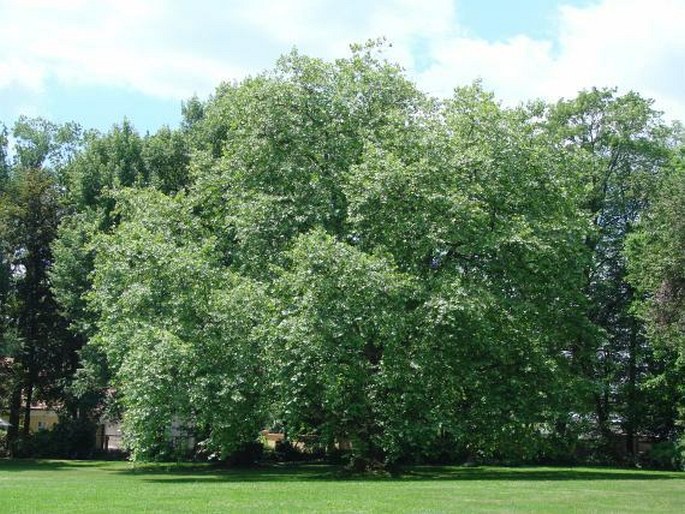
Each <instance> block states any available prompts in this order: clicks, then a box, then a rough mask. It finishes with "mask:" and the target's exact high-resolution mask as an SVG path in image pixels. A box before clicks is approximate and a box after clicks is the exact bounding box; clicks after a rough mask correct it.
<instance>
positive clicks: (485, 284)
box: [0, 42, 683, 466]
mask: <svg viewBox="0 0 685 514" xmlns="http://www.w3.org/2000/svg"><path fill="white" fill-rule="evenodd" d="M183 116H184V121H183V123H182V127H181V129H179V130H171V129H168V128H164V129H161V130H160V131H159V132H158V133H156V134H154V135H151V136H146V137H144V138H141V137H140V136H139V135H138V134H137V133H136V132H135V130H133V128H132V127H131V126H130V124H129V123H127V122H124V124H123V125H121V126H118V127H114V128H113V129H112V130H111V131H110V132H109V133H107V134H104V135H100V134H89V135H88V139H87V143H86V145H85V148H84V150H83V151H82V152H81V153H79V154H78V155H77V156H76V157H75V158H74V159H72V160H71V161H70V164H69V166H68V167H67V168H66V171H65V172H64V176H65V177H66V179H65V184H66V193H65V194H64V196H63V197H62V199H61V200H62V203H61V204H60V205H62V206H63V207H64V208H65V209H66V210H67V211H68V216H66V217H64V218H63V221H62V223H61V225H60V227H59V232H58V234H59V237H58V239H57V241H56V242H54V244H52V247H51V248H52V252H53V253H54V256H55V257H56V263H55V265H54V266H53V267H52V269H51V272H50V274H49V278H50V280H51V283H52V288H53V291H54V294H55V297H56V298H57V299H58V301H59V303H60V309H61V312H62V313H63V315H64V316H66V317H67V318H69V320H70V322H71V328H72V330H73V331H74V332H75V333H76V334H78V336H79V337H80V338H81V340H85V339H88V340H89V343H88V346H87V347H86V348H87V349H86V350H84V351H83V352H82V354H81V355H82V358H83V361H82V363H83V366H82V370H81V371H79V373H78V380H77V381H76V382H74V384H73V385H74V391H76V390H78V391H79V392H78V393H74V394H81V395H87V394H90V393H92V392H93V390H94V389H99V390H100V392H103V389H104V388H105V387H106V386H109V387H110V389H111V390H113V391H115V392H116V397H117V399H118V400H117V401H118V402H120V406H121V407H122V409H123V419H124V427H125V430H126V434H127V437H128V444H129V445H130V447H131V449H132V450H133V456H134V458H137V459H138V458H152V457H154V456H155V455H157V456H159V454H160V453H162V452H164V451H167V450H168V447H169V444H170V441H171V442H172V443H173V442H174V441H176V443H173V444H172V446H174V445H175V448H176V450H178V451H182V452H185V451H186V450H187V449H188V448H189V446H190V445H191V444H190V443H191V442H194V443H197V448H198V449H199V450H200V451H202V452H204V454H205V455H214V456H216V457H218V458H221V459H227V458H228V457H229V456H231V455H234V456H235V455H237V454H239V453H240V452H241V451H242V449H244V448H246V447H249V446H250V445H251V444H253V443H254V441H255V439H256V437H257V433H258V430H259V429H260V428H263V427H264V426H267V425H268V424H275V425H279V426H282V427H284V429H285V431H286V433H287V436H288V438H291V439H292V440H296V439H298V438H299V439H301V440H306V441H314V444H315V445H317V446H318V447H319V448H326V449H327V450H329V451H333V450H334V449H335V447H336V445H337V447H338V450H340V449H342V450H343V451H348V453H349V454H350V456H351V459H352V462H353V463H354V464H359V465H361V466H368V465H374V464H375V463H383V464H394V463H397V462H402V461H421V460H431V459H435V458H439V457H441V456H442V457H444V456H445V455H449V456H452V457H454V456H463V457H465V458H469V459H491V458H499V459H509V460H513V461H516V462H521V461H525V460H533V459H536V458H541V457H545V458H554V459H557V458H559V459H561V458H572V456H573V452H574V449H575V446H576V444H577V441H578V438H579V436H581V435H583V436H587V435H588V434H590V433H594V432H599V433H601V434H602V435H603V437H604V438H605V442H607V441H610V440H611V437H612V435H613V434H612V430H613V429H614V427H613V426H612V423H611V420H613V419H616V418H618V419H619V420H620V423H621V425H622V428H623V430H625V431H626V432H627V433H628V434H629V436H630V437H632V438H634V437H636V436H637V435H638V433H639V432H643V433H646V434H649V435H652V436H653V437H659V438H673V437H674V434H675V433H676V428H675V421H674V418H675V416H676V414H675V413H674V412H675V410H674V409H671V410H669V408H668V407H667V405H669V402H671V400H672V399H673V398H676V397H677V395H678V394H679V391H680V389H679V386H678V385H677V384H679V380H680V377H682V366H681V365H680V364H678V362H680V361H679V360H678V359H679V357H678V355H677V354H674V353H670V354H668V352H663V351H661V350H658V349H657V348H656V346H653V345H652V344H651V341H652V339H651V337H653V336H651V332H650V339H647V338H646V337H645V333H644V332H643V330H642V327H641V322H640V320H639V319H638V318H637V317H636V316H634V315H633V314H632V313H631V311H630V305H631V303H632V302H633V299H634V298H635V290H634V289H633V288H632V287H631V286H630V285H629V284H628V283H627V282H626V272H627V269H626V259H625V258H624V253H623V251H624V244H625V241H626V239H627V238H628V237H629V234H630V233H631V232H632V231H633V229H634V226H635V225H636V223H637V222H638V221H639V220H640V219H641V218H642V216H643V213H644V212H645V211H644V209H645V208H646V207H647V206H648V205H649V204H650V203H651V201H652V198H653V196H654V191H656V190H657V188H658V187H661V188H662V189H663V190H664V191H668V192H669V193H667V192H664V193H662V197H660V198H662V199H661V200H658V201H657V204H656V205H657V206H656V207H654V210H653V211H650V212H654V213H657V214H652V215H648V216H647V218H645V219H646V220H647V221H645V222H644V227H645V228H644V229H642V231H641V232H640V234H641V235H639V236H635V239H634V242H633V243H631V244H632V245H633V246H634V248H635V249H634V250H631V251H632V252H633V254H634V255H639V257H636V259H638V261H639V262H640V263H643V264H640V265H638V266H637V267H635V268H634V269H633V268H631V273H632V275H634V276H635V277H636V278H635V281H634V282H633V283H634V284H637V283H638V282H639V283H641V284H642V283H643V282H644V284H643V285H640V286H638V287H640V288H642V289H641V291H645V292H648V291H655V287H661V285H662V284H663V283H664V280H670V281H671V282H672V281H673V280H674V279H673V278H672V277H673V276H677V277H679V275H677V273H679V271H680V269H681V268H682V266H680V268H679V267H678V266H679V261H677V258H679V256H680V254H682V252H680V253H678V251H679V250H682V248H680V247H678V246H677V244H678V243H677V241H680V239H682V238H680V239H678V237H675V240H676V242H675V243H671V242H670V241H671V239H669V238H670V237H671V236H672V235H676V236H677V230H679V228H678V227H680V225H678V221H677V220H678V216H679V215H680V213H679V211H678V210H677V209H678V208H679V204H677V202H671V203H669V201H668V200H666V198H667V197H669V198H670V197H673V196H674V194H673V193H674V192H679V189H678V187H679V185H677V184H675V183H673V184H672V185H666V184H667V182H663V183H662V181H661V176H662V174H663V171H662V170H663V168H664V166H665V165H666V163H667V162H668V159H669V156H670V154H671V152H672V144H673V134H674V133H673V131H672V129H670V128H668V127H666V126H665V125H664V124H663V123H662V121H661V119H660V115H659V113H656V112H654V111H653V109H652V107H651V103H650V101H647V100H644V99H642V98H641V97H639V95H637V94H634V93H629V94H626V95H623V96H618V95H616V93H615V91H612V90H592V91H586V92H582V93H580V94H579V95H578V97H577V98H575V99H572V100H565V101H560V102H558V103H557V104H555V105H552V106H547V105H544V104H542V103H541V102H538V103H533V104H530V105H528V106H522V107H519V108H515V109H511V108H505V107H503V106H501V105H500V104H499V103H498V102H497V101H496V100H495V98H494V96H493V95H492V94H490V93H488V92H486V91H484V90H483V88H482V86H481V85H480V84H478V83H475V84H473V85H471V86H467V87H463V88H458V89H456V90H455V92H454V95H453V96H452V97H451V98H450V99H448V100H445V101H444V102H439V101H437V100H434V99H431V98H429V97H427V96H426V95H424V94H423V93H421V92H420V91H419V90H418V89H417V88H416V86H415V85H414V84H413V83H412V82H410V81H409V80H407V78H406V77H405V76H404V74H403V72H402V70H401V69H399V68H398V67H397V66H395V65H392V64H389V63H388V62H386V61H385V60H383V58H382V45H379V44H378V43H374V42H370V43H369V44H367V45H359V46H355V47H353V51H352V55H351V56H350V57H349V58H347V59H339V60H337V61H335V62H325V61H322V60H320V59H314V58H310V57H306V56H302V55H300V54H299V53H297V52H295V51H293V52H292V53H290V54H288V55H286V56H284V57H283V58H281V59H280V60H279V61H278V63H277V65H276V67H275V69H274V70H272V71H270V72H266V73H263V74H261V75H258V76H255V77H251V78H248V79H245V80H244V81H242V82H240V83H233V84H222V85H221V86H219V87H218V88H217V90H216V92H215V94H214V95H213V96H212V97H210V98H209V99H208V100H207V101H205V102H202V101H200V100H198V99H197V98H193V99H190V100H189V101H188V102H187V103H186V104H185V105H184V108H183ZM673 180H675V179H673ZM681 196H683V195H679V196H677V198H680V197H681ZM659 206H661V207H659ZM659 209H661V211H660V210H659ZM662 211H663V212H664V213H665V212H666V211H668V213H672V214H673V216H672V217H671V218H669V219H670V220H671V221H670V222H669V223H670V227H669V229H672V230H673V233H670V232H665V231H664V228H662V227H657V226H656V225H655V224H654V223H655V222H653V221H648V219H651V218H649V216H657V215H658V216H661V215H662ZM669 215H670V214H669ZM650 223H651V224H650ZM681 232H682V230H681ZM659 238H663V241H662V239H659ZM667 239H668V241H669V242H668V243H666V242H665V241H666V240H667ZM669 245H671V246H669ZM655 248H657V249H658V251H657V254H658V258H652V257H649V258H647V257H644V256H646V255H647V252H648V251H649V252H652V251H655V250H654V249H655ZM659 252H661V253H659ZM674 256H676V257H674ZM650 259H651V262H650V263H649V264H646V260H650ZM669 259H670V260H669ZM673 259H676V260H675V261H673ZM658 263H661V264H658ZM643 265H644V266H645V267H644V268H642V267H640V266H643ZM668 266H671V267H668ZM5 268H6V269H9V268H7V266H5ZM669 273H670V275H668V274H669ZM655 275H656V276H659V277H661V278H659V279H658V281H657V282H649V283H647V282H646V280H647V279H646V278H645V277H653V276H655ZM664 275H668V278H667V279H664V278H663V276H664ZM5 276H9V275H8V274H7V272H5ZM678 279H679V278H678ZM649 280H653V279H652V278H649ZM671 282H669V284H670V283H671ZM0 294H1V291H0ZM662 296H663V295H662ZM676 296H677V295H676ZM655 297H656V296H655ZM669 298H670V297H669ZM677 298H680V297H679V296H677ZM678 302H680V299H678V300H677V301H676V303H673V302H669V303H668V308H669V309H675V311H674V312H676V313H680V312H681V310H678V309H680V307H681V304H680V303H678ZM662 303H663V302H662ZM681 303H682V302H681ZM654 305H655V303H654V302H653V301H651V303H649V306H650V307H648V308H647V310H648V311H649V312H651V313H654V312H656V311H655V310H654V309H655V307H654ZM661 305H662V304H659V306H661ZM663 305H666V304H665V303H663ZM650 309H651V310H650ZM669 313H670V314H669V315H671V314H672V311H669ZM669 319H671V318H669ZM656 326H657V325H654V327H656ZM659 326H660V327H661V325H659ZM673 326H675V327H676V328H675V329H673V330H676V331H677V330H679V329H681V328H682V327H680V325H679V324H678V323H676V324H675V325H671V327H673ZM654 334H656V328H655V329H654ZM669 337H670V338H671V339H673V338H675V336H669ZM110 377H111V378H110ZM108 381H110V382H109V383H108ZM89 388H90V389H89ZM88 391H90V393H89V392H88ZM671 403H672V402H671ZM179 441H180V442H179ZM189 441H190V442H189ZM345 448H348V450H344V449H345ZM236 452H238V453H236Z"/></svg>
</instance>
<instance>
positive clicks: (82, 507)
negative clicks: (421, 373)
mask: <svg viewBox="0 0 685 514" xmlns="http://www.w3.org/2000/svg"><path fill="white" fill-rule="evenodd" d="M0 512H3V513H13V512H41V513H42V512H69V513H77V512H89V513H90V512H122V513H123V512H184V513H185V512H393V513H399V512H603V513H604V512H617V513H618V512H620V513H625V512H650V513H654V512H677V513H681V512H685V473H676V472H673V473H669V472H655V471H639V470H616V469H604V468H541V467H532V468H526V467H522V468H496V467H475V468H463V467H414V468H411V469H410V470H408V471H407V472H406V473H404V474H403V475H401V476H399V477H393V478H389V477H387V478H381V477H354V478H342V477H341V475H340V474H339V472H338V471H337V470H336V469H335V468H332V467H329V466H323V465H299V466H285V465H273V466H269V467H264V468H261V469H252V470H220V469H216V468H212V467H210V466H190V465H179V466H175V465H171V466H169V465H145V466H140V465H139V466H133V465H132V464H130V463H125V462H95V461H54V460H52V461H23V460H18V461H8V460H0Z"/></svg>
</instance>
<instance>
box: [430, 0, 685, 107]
mask: <svg viewBox="0 0 685 514" xmlns="http://www.w3.org/2000/svg"><path fill="white" fill-rule="evenodd" d="M683 19H685V2H683V1H682V0H603V1H601V2H598V3H596V4H593V5H590V6H587V7H582V8H580V7H570V6H561V7H560V8H559V10H558V27H559V29H558V35H557V39H556V41H547V40H532V39H530V38H528V37H526V36H523V35H521V36H517V37H514V38H511V39H509V40H508V41H506V42H504V43H491V42H488V41H484V40H478V39H474V38H464V37H459V38H445V39H443V40H441V41H437V42H436V43H435V44H434V49H435V53H434V57H435V63H434V65H433V66H431V67H430V68H429V69H428V70H425V71H424V72H423V73H420V74H418V75H417V79H418V81H419V83H420V84H421V85H422V86H423V87H424V88H425V89H428V90H430V91H432V92H434V93H435V94H439V95H444V94H447V93H448V92H449V89H450V88H451V87H453V86H455V85H460V84H463V83H464V82H468V81H471V80H473V79H474V78H476V77H478V78H482V79H483V81H484V83H485V85H486V86H487V87H489V88H492V89H493V90H494V91H495V92H496V93H497V95H498V97H500V98H502V99H504V100H505V101H508V102H510V103H511V102H517V101H524V100H526V99H530V98H534V97H543V98H546V99H548V100H556V99H558V98H559V97H562V96H564V97H571V96H574V95H575V94H576V93H577V92H578V91H579V90H581V89H585V88H590V87H593V86H597V87H605V86H606V87H613V86H616V87H618V88H619V89H620V90H622V91H627V90H635V91H637V92H639V93H640V94H642V95H643V96H646V97H650V98H654V99H656V107H657V108H660V109H663V110H665V111H666V113H667V115H668V116H669V117H672V118H679V119H682V120H685V88H684V87H683V85H685V72H683V67H682V66H683V64H682V63H683V62H685V38H683V37H682V20H683Z"/></svg>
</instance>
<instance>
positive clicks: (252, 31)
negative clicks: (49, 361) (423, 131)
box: [0, 0, 685, 132]
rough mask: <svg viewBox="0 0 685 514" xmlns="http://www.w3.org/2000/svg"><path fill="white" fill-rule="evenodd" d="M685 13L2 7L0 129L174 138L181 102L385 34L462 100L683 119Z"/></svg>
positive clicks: (538, 8)
mask: <svg viewBox="0 0 685 514" xmlns="http://www.w3.org/2000/svg"><path fill="white" fill-rule="evenodd" d="M684 19H685V0H508V1H507V0H377V1H373V2H372V1H371V0H347V1H345V2H340V1H331V0H290V1H285V0H280V1H278V0H251V1H247V2H237V1H230V0H194V1H192V2H190V1H182V0H98V1H95V0H0V121H1V122H4V123H5V124H7V125H10V124H11V123H12V122H13V121H14V120H15V119H16V118H17V117H18V116H19V115H20V114H26V115H29V116H43V117H46V118H48V119H51V120H54V121H68V120H74V121H77V122H79V123H81V124H82V125H83V126H84V127H94V128H98V129H101V130H107V129H108V128H109V127H110V126H111V125H112V124H113V123H118V122H121V120H122V119H123V118H124V117H127V118H128V119H129V120H130V121H132V122H133V123H134V125H135V126H136V127H137V128H138V129H139V130H140V131H141V132H145V131H154V130H156V129H157V128H158V127H160V126H161V125H163V124H169V125H172V126H174V125H176V124H177V123H178V122H179V120H180V111H181V104H182V102H183V100H184V99H187V98H189V97H190V96H191V95H193V94H197V95H198V96H200V97H201V98H205V97H207V95H209V94H211V92H212V91H213V89H214V88H215V87H216V86H217V85H218V84H219V83H220V82H221V81H222V80H240V79H241V78H243V77H245V76H247V75H250V74H256V73H259V72H261V71H263V70H265V69H268V68H270V67H271V66H272V65H273V64H274V62H275V60H276V59H277V58H278V56H279V55H281V54H283V53H286V52H288V51H289V50H290V49H291V48H292V47H293V46H296V47H297V48H298V49H300V51H302V52H303V53H306V54H309V55H315V56H318V57H323V58H327V59H332V58H336V57H341V56H345V55H347V54H348V46H349V44H350V43H353V42H362V41H365V40H366V39H369V38H376V37H379V36H385V37H387V39H388V40H389V41H390V42H392V45H393V46H392V48H391V49H390V50H389V51H388V57H389V58H390V59H392V60H395V61H398V62H399V63H400V64H402V65H403V66H404V67H405V69H406V70H407V74H408V75H409V76H410V77H411V78H412V79H413V80H414V81H416V82H417V83H418V84H419V86H420V87H421V88H422V89H423V90H425V91H427V92H429V93H431V94H434V95H438V96H449V95H450V93H451V91H452V89H453V88H454V87H456V86H460V85H463V84H467V83H470V82H471V81H473V80H475V79H477V78H480V79H482V80H483V83H484V84H485V86H486V87H487V88H488V89H491V90H493V91H494V92H495V94H496V95H497V97H498V98H499V99H500V100H502V101H503V102H504V103H505V104H516V103H518V102H521V101H525V100H527V99H532V98H538V97H539V98H545V99H548V100H556V99H558V98H559V97H570V96H573V95H575V94H576V92H577V91H578V90H580V89H582V88H588V87H592V86H598V87H602V86H616V87H618V88H619V89H620V90H621V91H627V90H630V89H632V90H635V91H638V92H639V93H641V94H642V95H644V96H646V97H650V98H654V99H655V102H656V106H657V108H659V109H661V110H663V111H664V112H665V113H666V115H667V118H671V119H681V120H685V72H684V71H683V70H684V69H685V66H684V63H685V37H683V36H682V20H684Z"/></svg>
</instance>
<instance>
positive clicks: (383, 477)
mask: <svg viewBox="0 0 685 514" xmlns="http://www.w3.org/2000/svg"><path fill="white" fill-rule="evenodd" d="M86 469H90V470H98V471H101V472H102V473H105V474H111V475H115V476H116V475H119V476H121V475H128V476H140V477H141V478H142V479H143V480H144V481H146V482H154V483H160V484H181V483H200V482H306V481H331V482H336V481H390V482H391V481H397V482H402V481H405V482H406V481H428V480H432V481H450V480H452V481H476V480H479V481H505V482H506V481H569V480H579V481H582V480H585V481H592V480H611V481H624V480H634V481H637V480H682V481H684V482H685V473H681V472H664V471H642V470H629V469H613V468H548V467H512V468H502V467H460V466H413V467H408V468H405V469H403V470H401V471H399V472H397V473H394V474H392V475H390V474H359V473H349V472H347V471H346V470H345V469H343V468H341V467H339V466H332V465H326V464H271V465H263V466H259V467H255V468H222V467H217V466H212V465H209V464H188V463H182V464H138V465H133V464H131V463H126V462H103V461H66V460H23V459H17V460H0V473H2V472H10V473H12V472H22V471H23V472H26V471H31V472H40V471H53V472H54V471H61V470H72V471H79V470H86Z"/></svg>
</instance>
